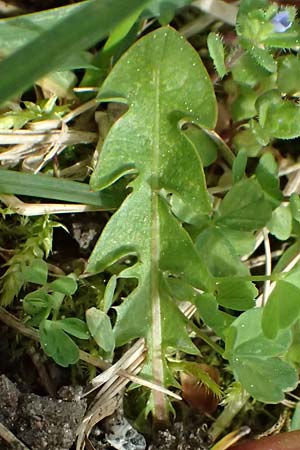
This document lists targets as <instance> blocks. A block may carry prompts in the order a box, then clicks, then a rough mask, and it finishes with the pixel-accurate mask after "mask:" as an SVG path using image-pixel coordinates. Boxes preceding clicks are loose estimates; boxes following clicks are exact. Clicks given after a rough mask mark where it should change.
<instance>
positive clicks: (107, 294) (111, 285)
mask: <svg viewBox="0 0 300 450" xmlns="http://www.w3.org/2000/svg"><path fill="white" fill-rule="evenodd" d="M116 286H117V277H116V275H113V276H112V277H111V278H110V279H109V281H108V283H107V285H106V287H105V291H104V298H103V306H104V312H105V313H106V312H107V311H108V310H109V308H110V307H111V305H112V304H113V299H114V293H115V290H116Z"/></svg>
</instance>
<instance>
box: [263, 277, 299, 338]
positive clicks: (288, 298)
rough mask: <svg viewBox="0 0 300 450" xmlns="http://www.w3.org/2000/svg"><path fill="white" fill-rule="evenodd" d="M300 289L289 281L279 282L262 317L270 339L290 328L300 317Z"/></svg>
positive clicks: (265, 332) (264, 328)
mask: <svg viewBox="0 0 300 450" xmlns="http://www.w3.org/2000/svg"><path fill="white" fill-rule="evenodd" d="M299 298H300V289H299V288H298V287H296V286H294V285H293V284H291V283H289V282H287V281H278V282H277V283H276V286H275V289H274V290H273V291H272V292H271V294H270V297H269V298H268V302H267V304H266V306H265V308H264V312H263V316H262V328H263V331H264V334H265V335H266V336H267V337H268V338H269V339H274V338H275V337H276V336H277V334H278V332H279V331H280V330H283V329H286V328H290V327H291V326H292V325H293V323H295V322H296V320H297V319H298V318H299V315H300V302H299Z"/></svg>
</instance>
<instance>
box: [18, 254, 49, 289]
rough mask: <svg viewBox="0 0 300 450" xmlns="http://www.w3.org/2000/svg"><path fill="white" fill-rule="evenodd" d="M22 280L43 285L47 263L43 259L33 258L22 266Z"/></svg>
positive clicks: (46, 276) (45, 281)
mask: <svg viewBox="0 0 300 450" xmlns="http://www.w3.org/2000/svg"><path fill="white" fill-rule="evenodd" d="M22 274H23V277H24V280H25V281H27V282H28V283H35V284H41V285H44V284H46V283H47V278H48V265H47V263H46V262H45V261H44V260H43V259H35V260H33V261H32V263H31V264H30V266H29V267H28V266H25V267H24V268H22Z"/></svg>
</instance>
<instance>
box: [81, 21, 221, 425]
mask: <svg viewBox="0 0 300 450" xmlns="http://www.w3.org/2000/svg"><path fill="white" fill-rule="evenodd" d="M174 67H176V71H174ZM187 69H188V70H187ZM99 99H100V100H103V101H104V100H105V101H108V100H119V101H122V102H125V103H128V106H129V109H128V111H127V113H126V114H125V115H124V116H123V117H122V118H121V119H119V120H118V121H117V122H116V123H115V124H114V125H113V127H112V128H111V129H110V132H109V134H108V136H107V138H106V140H105V142H104V145H103V148H102V151H101V154H100V159H99V162H98V166H97V168H96V170H95V172H94V173H93V175H92V179H91V184H92V187H93V188H94V189H103V188H105V187H107V186H109V185H111V184H112V183H114V182H115V181H116V180H117V179H119V178H120V177H122V176H124V175H125V174H135V176H136V178H135V179H134V181H132V182H131V187H132V192H131V193H130V194H129V195H128V197H127V198H126V200H125V201H124V202H123V203H122V205H121V207H120V208H119V210H118V211H117V212H116V213H115V214H114V215H113V216H112V217H111V219H110V221H109V222H108V224H107V225H106V227H105V229H104V230H103V232H102V235H101V237H100V240H99V241H98V243H97V245H96V247H95V249H94V250H93V252H92V255H91V257H90V259H89V264H88V268H87V270H88V271H90V272H96V271H101V270H103V269H104V268H105V267H107V266H109V265H111V264H112V263H114V262H115V261H117V260H119V259H120V258H122V257H125V256H127V255H132V254H134V255H136V256H137V262H136V263H135V264H133V265H132V266H130V267H128V268H127V269H125V270H124V271H123V272H122V273H121V274H120V275H119V276H121V277H126V278H136V279H137V280H138V285H137V288H136V289H135V290H134V291H133V292H131V293H130V294H129V296H128V297H127V298H126V299H125V300H124V302H122V303H121V304H120V306H117V307H116V309H117V320H116V324H115V327H114V333H115V336H116V343H117V345H122V344H124V343H126V342H128V341H130V340H132V339H133V338H135V337H139V336H144V337H146V339H147V344H148V355H149V360H148V361H149V364H150V365H151V366H152V367H151V368H150V367H148V369H149V374H150V376H154V378H155V379H156V381H157V382H159V383H161V384H168V383H170V380H172V376H171V374H170V372H169V371H168V369H167V367H166V363H165V360H164V352H165V349H166V348H167V347H173V348H178V349H181V350H183V351H186V352H187V351H189V352H192V353H196V352H197V349H196V348H195V346H194V345H193V344H192V342H191V340H190V338H189V336H188V332H187V322H186V319H185V317H184V315H183V314H182V313H181V311H180V310H179V309H178V307H177V305H176V303H175V302H174V300H173V299H172V298H171V297H170V295H169V293H168V290H167V287H166V281H165V279H166V277H168V276H171V275H172V276H175V277H177V278H178V279H179V280H180V279H182V280H183V281H184V282H185V283H189V284H191V285H192V286H194V287H199V288H200V289H212V287H213V285H214V282H213V278H212V276H211V274H210V273H209V271H208V270H207V268H206V265H205V264H204V262H203V260H202V258H201V256H200V255H199V254H198V252H197V251H196V249H195V248H194V246H193V242H192V240H191V238H190V236H189V235H188V233H187V232H186V230H185V229H184V228H183V227H182V225H181V223H180V222H179V221H178V220H177V218H176V217H175V216H174V215H173V213H172V212H171V210H170V205H169V203H168V197H169V195H171V196H172V194H173V193H174V195H176V196H177V197H178V198H180V200H181V201H182V202H183V203H186V204H187V205H189V207H190V208H193V209H194V211H195V213H196V214H199V215H207V216H208V215H209V213H210V212H211V203H210V197H209V195H208V192H207V189H206V185H205V178H204V172H203V166H202V164H201V160H200V158H199V154H198V152H197V151H196V150H195V147H194V146H193V145H191V143H190V142H189V140H188V139H186V137H185V135H184V131H183V130H181V129H180V126H179V123H182V122H183V121H185V122H186V121H191V122H195V123H196V124H198V125H199V126H200V127H201V126H202V127H205V128H209V129H211V128H213V127H214V126H215V123H216V99H215V96H214V92H213V88H212V85H211V82H210V79H209V76H208V74H207V72H206V70H205V68H204V66H203V64H202V62H201V60H200V59H199V56H198V55H197V53H196V52H195V50H194V49H193V48H192V47H191V46H190V45H189V44H188V43H187V42H186V41H185V40H184V38H183V37H182V36H180V35H179V34H178V33H177V32H175V31H174V30H173V29H171V28H161V29H159V30H155V31H154V32H152V33H149V34H148V35H147V36H145V37H144V38H142V39H141V40H140V41H138V42H137V43H136V44H135V45H134V46H133V47H131V48H130V49H129V51H128V52H127V53H125V54H124V55H123V56H122V57H121V59H120V60H119V61H118V63H117V64H116V65H115V66H114V68H113V70H112V71H111V73H110V74H109V76H108V78H107V79H106V81H105V82H104V84H103V86H102V88H101V90H100V93H99ZM120 147H122V153H121V154H120ZM174 161H176V164H174ZM133 317H134V318H135V320H134V321H133V320H132V318H133ZM154 372H155V375H154ZM153 397H154V405H155V407H154V409H155V411H154V415H155V416H156V417H157V418H158V420H165V419H166V416H167V402H166V401H165V400H164V399H163V400H162V399H161V395H160V394H157V393H155V392H154V393H153ZM158 397H159V399H158Z"/></svg>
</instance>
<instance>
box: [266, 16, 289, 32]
mask: <svg viewBox="0 0 300 450" xmlns="http://www.w3.org/2000/svg"><path fill="white" fill-rule="evenodd" d="M271 22H272V24H273V25H274V31H275V32H276V33H284V32H285V31H286V30H288V29H289V28H290V26H291V25H292V22H291V21H290V17H289V13H288V11H280V12H279V13H277V14H276V15H275V16H274V17H273V19H272V20H271Z"/></svg>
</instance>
